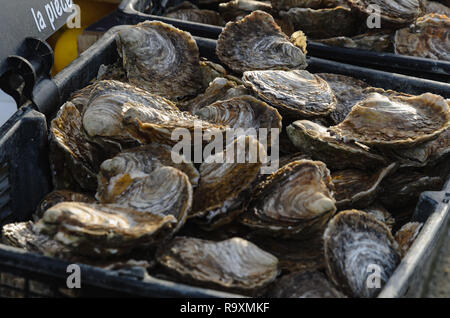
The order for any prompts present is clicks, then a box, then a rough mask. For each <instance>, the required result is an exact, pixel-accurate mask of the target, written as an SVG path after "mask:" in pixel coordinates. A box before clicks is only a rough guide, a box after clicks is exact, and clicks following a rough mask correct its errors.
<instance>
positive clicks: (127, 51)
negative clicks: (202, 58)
mask: <svg viewBox="0 0 450 318" xmlns="http://www.w3.org/2000/svg"><path fill="white" fill-rule="evenodd" d="M117 44H118V45H117V46H118V51H119V54H120V55H121V57H122V59H123V65H124V68H125V70H126V72H127V77H128V80H129V81H130V83H133V84H135V85H137V86H139V87H142V88H144V89H145V90H146V91H148V92H150V93H154V94H158V95H161V96H163V97H167V98H169V99H177V98H180V97H183V96H188V95H196V94H197V93H198V92H199V90H200V89H201V87H202V83H201V71H200V64H199V51H198V47H197V44H196V42H195V40H194V38H193V37H192V36H191V35H190V34H189V33H187V32H184V31H181V30H179V29H177V28H174V27H173V26H170V25H168V24H165V23H162V22H158V21H153V22H150V21H146V22H143V23H140V24H138V25H135V26H128V27H126V28H124V29H123V30H121V31H120V32H118V34H117Z"/></svg>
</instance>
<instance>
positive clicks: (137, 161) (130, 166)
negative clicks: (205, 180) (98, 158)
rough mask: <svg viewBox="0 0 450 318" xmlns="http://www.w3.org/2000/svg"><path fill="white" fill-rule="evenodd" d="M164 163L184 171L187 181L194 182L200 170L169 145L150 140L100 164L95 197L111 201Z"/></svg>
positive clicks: (196, 181) (196, 180)
mask: <svg viewBox="0 0 450 318" xmlns="http://www.w3.org/2000/svg"><path fill="white" fill-rule="evenodd" d="M164 166H172V167H174V168H177V169H178V170H180V171H182V172H184V173H185V174H186V175H187V176H188V177H189V181H190V183H191V184H192V185H194V186H195V185H197V183H198V180H199V176H200V174H199V172H198V171H197V169H196V168H195V167H194V164H193V163H192V162H188V161H187V160H186V158H184V157H183V156H181V155H179V154H178V153H175V152H173V151H172V149H171V148H170V147H169V146H166V145H159V144H150V145H144V146H140V147H138V148H133V149H129V150H127V151H124V152H121V153H120V154H118V155H117V156H115V157H114V158H111V159H108V160H106V161H104V162H103V163H102V164H101V166H100V172H99V175H98V180H99V181H98V184H99V186H98V191H97V199H99V200H100V201H102V202H113V201H114V200H115V197H116V196H117V195H120V193H122V192H123V191H125V190H126V188H127V187H128V186H130V185H131V184H132V183H133V182H134V181H136V180H137V179H141V178H144V177H147V176H149V175H150V174H151V173H152V172H153V171H155V170H156V169H158V168H161V167H164ZM160 186H161V185H160ZM166 190H167V189H166Z"/></svg>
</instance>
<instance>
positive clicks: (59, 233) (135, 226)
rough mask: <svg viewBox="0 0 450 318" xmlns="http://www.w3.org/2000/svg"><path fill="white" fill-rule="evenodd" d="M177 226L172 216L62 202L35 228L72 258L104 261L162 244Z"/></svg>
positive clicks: (48, 211) (49, 210)
mask: <svg viewBox="0 0 450 318" xmlns="http://www.w3.org/2000/svg"><path fill="white" fill-rule="evenodd" d="M176 226H177V219H176V218H175V216H173V215H166V216H160V215H156V214H152V213H142V212H138V211H134V210H132V209H127V208H122V207H118V206H115V205H100V204H89V203H81V202H63V203H59V204H57V205H55V206H53V207H51V208H50V209H48V210H47V211H46V212H45V213H44V216H43V217H42V219H41V220H39V222H37V223H36V225H35V227H34V228H35V231H37V233H40V234H46V235H49V236H50V238H53V239H54V240H56V241H58V242H59V243H62V244H64V245H65V246H66V247H67V248H69V249H70V250H71V251H72V253H73V254H79V255H85V256H97V257H107V256H117V255H121V254H126V253H129V252H131V250H132V249H133V248H135V247H138V246H147V245H149V244H156V243H158V242H161V241H162V240H163V239H166V238H167V237H168V235H170V234H171V233H172V232H173V229H174V228H175V227H176Z"/></svg>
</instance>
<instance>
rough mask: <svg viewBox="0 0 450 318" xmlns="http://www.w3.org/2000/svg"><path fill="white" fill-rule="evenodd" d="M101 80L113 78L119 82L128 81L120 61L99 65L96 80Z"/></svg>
mask: <svg viewBox="0 0 450 318" xmlns="http://www.w3.org/2000/svg"><path fill="white" fill-rule="evenodd" d="M102 80H115V81H119V82H124V83H127V82H128V78H127V74H126V73H125V70H124V69H123V66H122V61H120V60H119V61H117V62H116V63H113V64H110V65H104V64H102V65H100V68H99V69H98V73H97V81H102Z"/></svg>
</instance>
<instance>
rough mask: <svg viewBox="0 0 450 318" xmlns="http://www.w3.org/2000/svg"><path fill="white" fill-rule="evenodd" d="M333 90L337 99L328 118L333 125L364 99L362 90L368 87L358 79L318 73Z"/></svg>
mask: <svg viewBox="0 0 450 318" xmlns="http://www.w3.org/2000/svg"><path fill="white" fill-rule="evenodd" d="M316 75H318V76H320V77H321V78H323V79H324V80H325V81H326V82H327V83H328V85H330V87H331V89H332V90H333V93H334V95H335V96H336V99H337V104H336V108H335V109H334V110H333V111H332V112H331V113H330V118H331V119H332V120H333V122H334V123H335V124H339V123H340V122H342V121H343V120H344V119H345V117H347V115H348V113H350V111H351V110H352V107H353V106H354V105H355V104H356V103H357V102H359V101H360V100H361V99H363V98H364V96H365V94H364V92H363V90H364V88H366V87H368V85H367V83H366V82H363V81H361V80H359V79H356V78H353V77H350V76H344V75H340V74H330V73H319V74H316Z"/></svg>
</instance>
